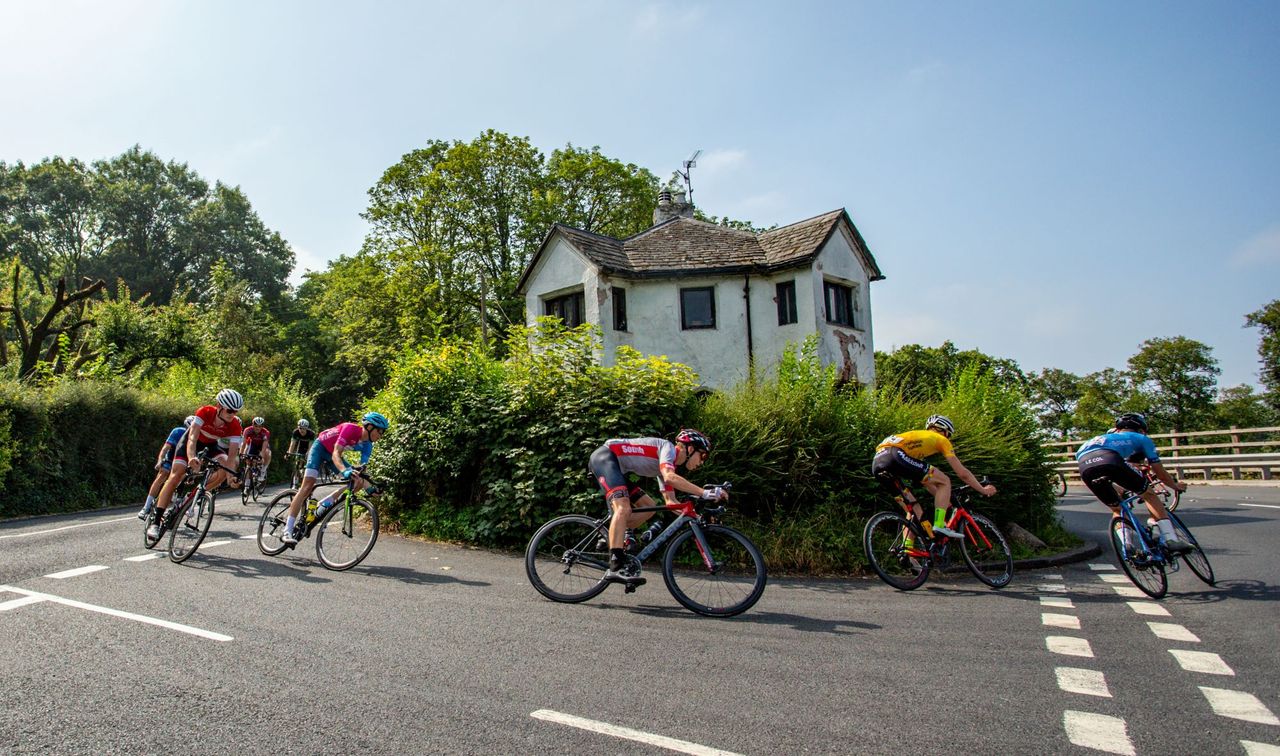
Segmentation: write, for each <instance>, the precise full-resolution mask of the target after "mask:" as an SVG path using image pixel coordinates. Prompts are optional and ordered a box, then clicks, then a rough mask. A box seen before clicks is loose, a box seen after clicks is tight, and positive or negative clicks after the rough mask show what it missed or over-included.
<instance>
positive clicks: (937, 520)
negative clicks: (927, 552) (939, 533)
mask: <svg viewBox="0 0 1280 756" xmlns="http://www.w3.org/2000/svg"><path fill="white" fill-rule="evenodd" d="M933 526H934V527H935V528H945V527H946V526H947V510H945V509H941V508H939V507H934V508H933Z"/></svg>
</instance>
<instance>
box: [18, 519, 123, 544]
mask: <svg viewBox="0 0 1280 756" xmlns="http://www.w3.org/2000/svg"><path fill="white" fill-rule="evenodd" d="M134 519H137V518H136V517H117V518H116V519H114V520H101V521H99V522H82V523H80V524H79V525H63V526H62V527H60V528H50V529H49V530H36V531H33V532H31V533H14V534H13V535H0V540H2V539H5V538H27V537H29V536H37V535H44V534H45V533H57V532H58V531H60V530H71V529H73V528H87V527H89V526H90V525H109V524H110V523H113V522H127V521H129V520H134Z"/></svg>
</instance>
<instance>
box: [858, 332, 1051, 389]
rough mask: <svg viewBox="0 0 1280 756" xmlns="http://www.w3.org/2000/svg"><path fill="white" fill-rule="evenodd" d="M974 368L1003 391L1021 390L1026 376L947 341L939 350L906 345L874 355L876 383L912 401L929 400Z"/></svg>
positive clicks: (1010, 362)
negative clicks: (967, 369)
mask: <svg viewBox="0 0 1280 756" xmlns="http://www.w3.org/2000/svg"><path fill="white" fill-rule="evenodd" d="M971 366H972V367H976V368H977V370H978V372H979V373H984V374H988V375H990V376H991V377H992V378H994V379H995V381H996V383H997V384H999V385H1000V386H1002V387H1006V388H1010V387H1012V388H1017V389H1018V390H1024V389H1025V388H1026V384H1027V377H1026V375H1025V374H1023V372H1022V369H1021V368H1020V367H1018V363H1017V362H1015V361H1013V360H1010V359H1004V358H1000V357H992V356H990V355H987V354H984V353H982V352H980V351H978V350H976V349H969V350H965V351H963V352H962V351H960V350H959V349H957V348H956V345H955V344H953V343H951V342H950V341H945V342H943V343H942V346H939V347H926V346H920V345H919V344H908V345H906V346H903V347H899V348H898V349H895V350H894V351H892V352H876V383H877V384H879V385H880V387H882V388H884V389H887V390H889V391H894V392H897V393H899V394H900V395H901V396H902V397H903V398H906V399H910V400H913V401H933V400H936V399H937V398H938V397H940V396H941V395H942V393H943V390H944V389H945V388H946V387H947V385H948V384H950V383H951V382H952V381H954V380H955V379H956V378H957V377H958V376H959V375H960V374H961V373H962V372H964V371H965V369H966V368H969V367H971Z"/></svg>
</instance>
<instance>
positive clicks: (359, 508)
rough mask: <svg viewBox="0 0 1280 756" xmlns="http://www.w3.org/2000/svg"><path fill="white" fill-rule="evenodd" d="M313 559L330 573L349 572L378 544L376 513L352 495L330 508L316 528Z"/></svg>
mask: <svg viewBox="0 0 1280 756" xmlns="http://www.w3.org/2000/svg"><path fill="white" fill-rule="evenodd" d="M315 531H316V558H318V559H319V560H320V564H323V565H324V566H325V567H328V568H329V569H331V570H338V571H342V570H349V569H351V568H352V567H355V566H356V565H357V564H360V562H361V561H362V560H363V559H364V558H365V557H367V556H369V552H370V551H373V545H374V544H375V543H377V542H378V510H377V509H375V508H374V506H373V504H371V503H369V501H367V500H366V499H363V498H360V497H358V496H355V495H352V496H350V497H349V498H348V499H347V501H346V502H345V503H344V502H343V501H341V500H339V501H338V502H337V503H336V504H334V505H333V506H331V507H329V511H328V512H325V514H324V517H322V518H320V522H319V523H318V524H317V525H316V526H315Z"/></svg>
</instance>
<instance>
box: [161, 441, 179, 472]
mask: <svg viewBox="0 0 1280 756" xmlns="http://www.w3.org/2000/svg"><path fill="white" fill-rule="evenodd" d="M176 449H177V447H175V446H170V447H169V448H168V449H166V450H165V453H164V456H163V457H161V458H160V469H161V470H172V469H173V453H174V451H175V450H176Z"/></svg>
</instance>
